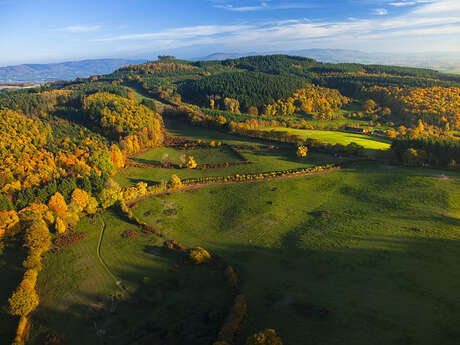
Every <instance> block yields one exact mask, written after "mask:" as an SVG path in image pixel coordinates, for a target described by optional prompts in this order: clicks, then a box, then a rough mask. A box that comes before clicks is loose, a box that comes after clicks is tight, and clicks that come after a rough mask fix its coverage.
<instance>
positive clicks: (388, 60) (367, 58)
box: [0, 49, 460, 83]
mask: <svg viewBox="0 0 460 345" xmlns="http://www.w3.org/2000/svg"><path fill="white" fill-rule="evenodd" d="M269 54H287V55H297V56H305V57H310V58H313V59H315V60H318V61H322V62H330V63H339V62H348V63H362V64H382V65H397V66H407V67H422V68H431V69H434V70H438V71H441V72H449V73H460V53H413V54H391V53H367V52H362V51H359V50H351V49H350V50H348V49H303V50H291V51H273V52H264V53H260V52H248V53H214V54H211V55H208V56H205V57H199V58H194V59H190V60H194V61H197V60H199V61H210V60H226V59H237V58H240V57H244V56H252V55H269ZM146 61H148V60H147V59H94V60H82V61H69V62H61V63H52V64H26V65H17V66H7V67H0V83H45V82H49V81H55V80H73V79H75V78H84V77H89V76H92V75H101V74H109V73H112V72H113V71H115V70H117V69H118V68H120V67H123V66H126V65H130V64H140V63H144V62H146Z"/></svg>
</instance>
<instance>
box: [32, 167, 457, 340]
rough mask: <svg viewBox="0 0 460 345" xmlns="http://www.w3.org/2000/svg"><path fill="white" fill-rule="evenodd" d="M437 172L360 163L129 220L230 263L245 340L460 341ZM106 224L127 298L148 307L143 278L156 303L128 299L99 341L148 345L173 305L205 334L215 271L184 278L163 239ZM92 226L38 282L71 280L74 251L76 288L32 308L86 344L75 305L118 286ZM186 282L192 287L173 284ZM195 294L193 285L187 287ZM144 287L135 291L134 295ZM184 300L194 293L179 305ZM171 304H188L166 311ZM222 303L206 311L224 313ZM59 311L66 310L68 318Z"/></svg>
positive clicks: (198, 198)
mask: <svg viewBox="0 0 460 345" xmlns="http://www.w3.org/2000/svg"><path fill="white" fill-rule="evenodd" d="M389 172H391V174H390V173H389ZM441 173H445V172H441V171H436V170H424V169H406V168H393V169H391V170H388V169H382V167H380V166H378V165H377V164H361V165H359V166H356V167H355V168H350V169H346V170H342V171H339V172H334V173H331V174H328V175H320V176H310V177H305V178H299V179H290V180H279V181H270V182H262V183H258V184H241V185H232V186H212V187H207V188H203V189H201V190H197V191H189V192H183V193H177V194H171V195H169V196H162V197H155V198H148V199H145V200H143V201H141V202H140V203H139V204H138V206H137V207H136V208H135V209H134V212H135V214H136V215H137V216H138V217H139V218H141V219H142V220H144V221H146V222H148V223H150V224H152V225H153V226H155V227H157V228H159V229H160V230H161V231H162V233H163V234H164V235H165V236H166V238H170V239H176V240H178V241H179V242H181V243H183V244H185V245H186V246H197V245H199V246H203V247H204V248H207V249H209V250H212V251H216V252H217V253H219V254H222V255H224V257H226V258H227V260H228V261H230V263H232V264H233V265H234V266H235V268H236V269H237V271H238V273H239V275H240V277H241V279H242V282H243V290H244V293H245V294H246V295H247V297H248V301H249V319H248V327H247V329H246V333H245V336H246V335H248V334H250V333H253V332H254V331H257V330H260V329H263V328H267V327H270V328H275V329H277V330H278V331H279V333H280V334H281V335H282V337H283V339H284V340H285V343H286V344H288V345H289V344H302V343H304V341H305V339H307V338H308V339H309V343H311V344H318V345H319V344H321V345H328V344H331V345H332V344H334V345H335V344H343V341H344V339H347V340H348V341H349V342H350V343H353V344H369V343H372V344H382V345H383V344H422V345H423V344H426V345H431V344H434V343H438V344H457V340H458V337H459V336H460V333H458V332H455V331H453V330H455V329H457V327H456V324H457V321H458V319H459V317H460V302H459V300H458V298H457V296H458V290H459V288H460V273H459V272H458V270H457V266H458V257H459V256H460V246H459V241H460V220H459V217H460V213H459V205H460V180H459V176H458V174H448V175H449V176H450V177H451V179H449V180H438V179H435V178H433V177H435V176H439V175H440V174H441ZM171 210H174V212H172V211H171ZM324 211H327V212H324ZM103 219H104V221H105V223H106V225H107V230H106V237H105V238H104V242H103V246H102V253H103V256H104V258H105V260H106V262H107V264H108V265H109V267H110V269H111V270H112V271H113V272H114V273H115V274H116V276H118V277H120V279H121V280H122V281H123V283H124V284H126V286H127V290H128V291H129V293H130V295H131V296H136V297H133V298H134V299H135V300H138V299H139V298H141V300H142V301H144V299H142V298H145V291H146V290H145V289H144V283H143V282H144V281H147V282H149V283H148V286H150V285H149V284H152V285H151V286H152V287H151V289H152V290H149V289H150V288H148V289H147V291H151V292H150V293H147V294H146V295H151V294H152V293H154V292H155V293H154V295H155V294H156V295H155V296H157V297H153V299H154V302H152V303H153V304H145V305H143V306H141V305H139V304H136V303H135V302H133V303H134V305H131V308H133V309H130V308H129V307H127V306H123V305H121V307H120V309H119V311H120V313H118V312H117V313H116V316H113V317H111V318H109V319H107V317H106V316H104V317H102V316H101V317H102V320H105V321H104V322H105V323H106V324H107V326H106V327H105V328H104V329H105V330H106V331H107V332H108V334H112V335H115V334H116V335H117V337H119V339H125V340H126V339H128V334H129V335H130V336H131V337H132V336H133V335H136V337H137V338H136V339H138V341H137V342H136V341H133V342H127V343H123V344H144V343H145V344H148V341H153V340H157V341H158V339H164V338H161V337H162V335H161V334H159V333H155V332H153V335H152V334H150V333H148V334H149V335H146V333H145V332H146V331H145V327H146V326H145V325H146V324H148V321H147V320H149V321H152V320H154V322H160V321H159V320H160V319H161V320H163V322H164V323H162V324H161V325H162V326H161V327H168V326H167V325H170V324H173V323H177V322H179V320H180V317H182V318H183V317H185V316H184V315H182V314H180V311H186V310H188V311H189V312H188V313H186V314H185V315H190V313H192V311H193V313H192V320H194V321H190V322H192V323H193V324H194V325H195V328H196V327H198V328H200V327H199V326H198V324H200V322H203V321H199V320H206V317H204V316H203V315H209V313H211V312H212V311H211V310H212V308H211V306H212V305H214V306H215V303H216V301H219V302H221V301H226V297H225V296H228V294H227V292H226V291H225V287H222V286H221V287H219V286H218V282H219V277H218V276H216V275H214V276H213V275H212V274H211V275H209V272H200V271H199V270H198V271H196V272H195V271H193V272H192V271H188V270H189V269H190V270H193V268H187V271H184V272H185V273H184V272H183V273H178V272H182V271H181V269H179V270H177V269H176V268H175V264H174V261H171V258H168V257H165V256H164V255H163V254H162V253H161V250H159V249H157V248H158V247H157V245H158V244H159V243H161V241H160V240H159V239H158V238H156V237H154V236H152V237H150V236H143V235H140V236H139V237H138V238H136V239H134V240H126V239H122V238H121V234H122V233H123V231H124V230H126V229H131V228H133V225H130V224H129V223H126V222H124V221H123V220H121V219H120V218H119V216H117V215H116V214H114V213H112V212H106V213H105V214H104V215H103ZM98 221H99V220H97V222H98ZM97 222H96V224H95V225H91V224H90V222H89V219H87V218H86V219H85V220H83V221H82V222H81V223H80V225H79V230H80V231H81V230H84V231H90V233H91V236H90V237H89V238H88V239H86V240H85V241H84V242H82V243H80V244H78V245H76V246H74V247H72V248H70V249H68V250H65V251H63V252H62V254H61V253H60V254H52V255H50V256H49V259H48V261H47V265H46V269H45V273H44V277H47V276H49V277H55V278H54V283H53V282H50V281H48V290H49V291H56V290H59V289H58V286H57V285H60V286H62V285H64V286H66V285H67V284H66V283H65V282H66V281H67V280H69V279H70V280H72V279H73V278H71V277H72V275H71V274H70V272H69V273H66V274H64V273H62V274H61V275H60V276H59V275H58V274H57V271H56V270H57V266H53V262H54V261H55V260H68V258H72V256H76V258H77V259H78V258H80V259H78V260H85V261H84V262H85V264H84V266H85V267H86V268H85V269H86V270H89V271H86V272H85V273H84V274H82V275H80V278H79V280H78V288H77V287H73V288H70V287H71V284H69V285H68V286H69V290H68V291H67V293H64V294H62V297H61V298H59V299H53V298H47V297H46V292H44V295H45V296H44V301H45V302H44V305H43V306H42V307H41V309H40V310H41V311H43V310H45V312H47V313H48V315H47V318H50V319H51V320H55V321H53V322H50V325H51V328H52V329H55V330H59V331H61V332H63V331H65V333H66V334H69V335H71V334H80V333H81V332H83V331H84V332H86V334H87V335H85V336H87V337H88V339H93V340H94V339H95V330H94V326H93V325H91V326H89V325H88V316H87V315H86V316H85V317H84V316H83V315H84V314H82V312H80V313H79V314H77V311H78V310H88V308H89V306H90V305H93V304H94V303H96V304H97V303H100V302H101V301H103V300H104V296H107V293H109V291H111V293H116V292H117V291H119V289H118V288H117V286H116V285H115V284H114V283H113V281H111V279H110V277H109V276H108V275H107V274H106V273H105V271H104V270H103V268H102V267H101V266H100V263H99V262H98V260H97V257H96V247H97V236H98V234H99V230H100V226H99V225H98V223H97ZM159 241H160V242H159ZM78 260H77V263H76V264H74V265H67V264H66V265H65V267H68V268H66V270H68V269H69V270H72V269H74V270H77V271H78V267H80V264H78ZM53 267H54V268H53ZM72 267H74V268H72ZM75 267H77V268H75ZM61 269H62V268H61ZM97 272H99V273H97ZM187 272H188V273H187ZM95 274H96V275H95ZM182 274H184V275H185V276H186V277H187V279H185V278H184V279H185V281H186V282H190V284H191V285H188V283H187V284H186V283H184V282H183V283H182V285H181V283H177V281H176V279H178V278H177V277H178V276H179V277H181V276H182ZM214 274H217V275H218V273H214ZM104 275H105V276H104ZM98 277H99V278H98ZM205 277H212V279H211V278H210V279H211V281H212V282H213V283H211V281H207V283H206V284H205V285H206V286H210V287H209V290H205V287H204V286H201V285H199V283H198V282H195V283H193V281H195V280H194V279H196V280H197V281H203V279H205ZM446 277H449V279H446ZM180 279H182V278H179V280H180ZM99 280H100V281H101V283H100V282H99ZM42 281H43V279H42ZM216 282H217V283H216ZM52 284H55V285H56V286H53V285H52ZM196 284H198V285H199V287H197V285H196ZM216 284H217V285H216ZM104 286H107V287H108V286H111V289H109V288H107V289H105V288H103V287H104ZM191 286H194V287H195V288H193V289H191V290H190V291H189V290H187V289H188V288H191ZM94 287H97V289H98V290H97V291H95V290H93V288H94ZM157 290H159V291H161V292H160V293H157V292H156V291H157ZM44 291H45V290H44ZM142 291H144V292H143V293H142V294H141V296H144V297H139V294H138V293H141V292H142ZM199 292H202V293H201V294H200V293H199ZM219 293H220V294H221V295H220V296H221V297H218V296H219ZM184 294H185V295H187V294H188V296H190V294H196V295H195V296H194V297H190V298H187V300H183V299H182V298H183V297H181V296H183V295H184ZM222 294H223V295H222ZM158 296H160V297H158ZM208 298H209V300H208ZM202 299H205V302H203V300H202ZM173 301H174V303H173ZM178 301H180V302H178ZM206 301H207V302H206ZM169 302H171V305H169V307H167V305H168V303H169ZM226 302H227V301H226ZM149 303H150V302H149ZM177 303H182V304H184V303H185V305H188V307H183V308H179V309H180V310H178V309H174V307H173V306H174V305H176V306H177ZM225 305H226V303H222V304H221V305H220V307H216V308H217V310H216V311H213V312H212V313H216V315H221V317H222V312H223V310H225ZM66 308H72V309H70V311H71V312H70V313H66V316H65V317H64V315H63V312H64V311H65V309H66ZM165 308H166V309H165ZM168 308H172V311H171V313H168V312H166V311H167V310H170V309H168ZM176 308H177V307H176ZM210 308H211V309H210ZM59 310H61V311H60V312H59ZM219 310H220V312H219ZM140 311H141V312H140ZM160 312H161V313H162V314H161V317H160V316H158V315H159V314H157V313H160ZM178 313H179V314H178ZM219 313H220V314H219ZM140 314H141V315H140ZM102 315H105V314H104V313H102ZM178 315H179V316H178ZM181 315H182V316H181ZM199 315H201V316H199ZM203 318H204V319H203ZM130 320H131V321H130ZM133 322H137V323H133ZM105 323H104V324H105ZM141 324H142V325H143V327H140V325H141ZM121 325H123V326H121ZM161 327H160V328H161ZM181 327H182V326H181ZM181 327H179V328H180V330H183V329H184V328H181ZM210 327H211V328H212V327H217V326H216V324H214V325H213V326H210ZM120 328H123V331H121V330H120ZM213 329H214V328H213ZM180 330H179V331H176V332H179V333H180V332H181V331H180ZM447 330H449V331H447ZM180 334H182V333H180ZM91 337H92V338H91ZM72 338H73V337H72ZM106 339H107V338H106ZM130 339H133V338H130ZM171 339H172V338H171ZM176 339H177V338H176ZM182 339H183V338H182ZM194 339H195V338H194ZM144 340H145V342H143V341H144ZM163 341H164V342H163V343H164V344H175V343H174V342H171V343H169V342H167V341H165V340H163ZM160 343H161V342H160ZM189 343H190V344H192V343H193V340H190V339H189V340H188V344H189ZM71 344H73V343H71ZM114 344H118V343H117V342H114ZM120 344H121V343H120ZM203 344H206V342H204V343H203Z"/></svg>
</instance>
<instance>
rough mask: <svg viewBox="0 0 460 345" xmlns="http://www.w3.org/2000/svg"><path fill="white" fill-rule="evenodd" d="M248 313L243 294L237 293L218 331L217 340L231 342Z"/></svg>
mask: <svg viewBox="0 0 460 345" xmlns="http://www.w3.org/2000/svg"><path fill="white" fill-rule="evenodd" d="M247 315H248V305H247V301H246V297H245V296H244V295H238V296H236V297H235V299H234V301H233V305H232V307H231V309H230V313H229V314H228V316H227V319H226V320H225V323H224V324H223V326H222V328H221V329H220V331H219V335H218V340H219V341H226V342H228V343H229V344H233V343H234V340H235V338H236V335H237V334H238V333H239V332H240V330H241V325H242V324H243V322H244V320H245V319H246V317H247Z"/></svg>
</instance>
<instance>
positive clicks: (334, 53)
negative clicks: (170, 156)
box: [193, 49, 460, 73]
mask: <svg viewBox="0 0 460 345" xmlns="http://www.w3.org/2000/svg"><path fill="white" fill-rule="evenodd" d="M269 54H288V55H296V56H304V57H310V58H313V59H315V60H318V61H322V62H330V63H340V62H348V63H362V64H382V65H397V66H407V67H421V68H431V69H435V70H438V71H441V72H452V73H455V72H456V73H458V72H459V71H460V52H459V53H445V52H442V53H441V52H440V53H437V52H428V53H412V54H392V53H368V52H362V51H359V50H351V49H303V50H290V51H273V52H266V53H256V52H250V53H215V54H211V55H208V56H205V57H201V58H197V59H193V60H202V61H209V60H226V59H234V58H239V57H244V56H251V55H269Z"/></svg>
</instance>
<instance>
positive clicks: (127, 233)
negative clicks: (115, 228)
mask: <svg viewBox="0 0 460 345" xmlns="http://www.w3.org/2000/svg"><path fill="white" fill-rule="evenodd" d="M121 237H123V238H126V239H128V240H133V239H135V238H136V237H137V231H136V230H133V229H130V230H126V231H124V232H123V233H122V234H121Z"/></svg>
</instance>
